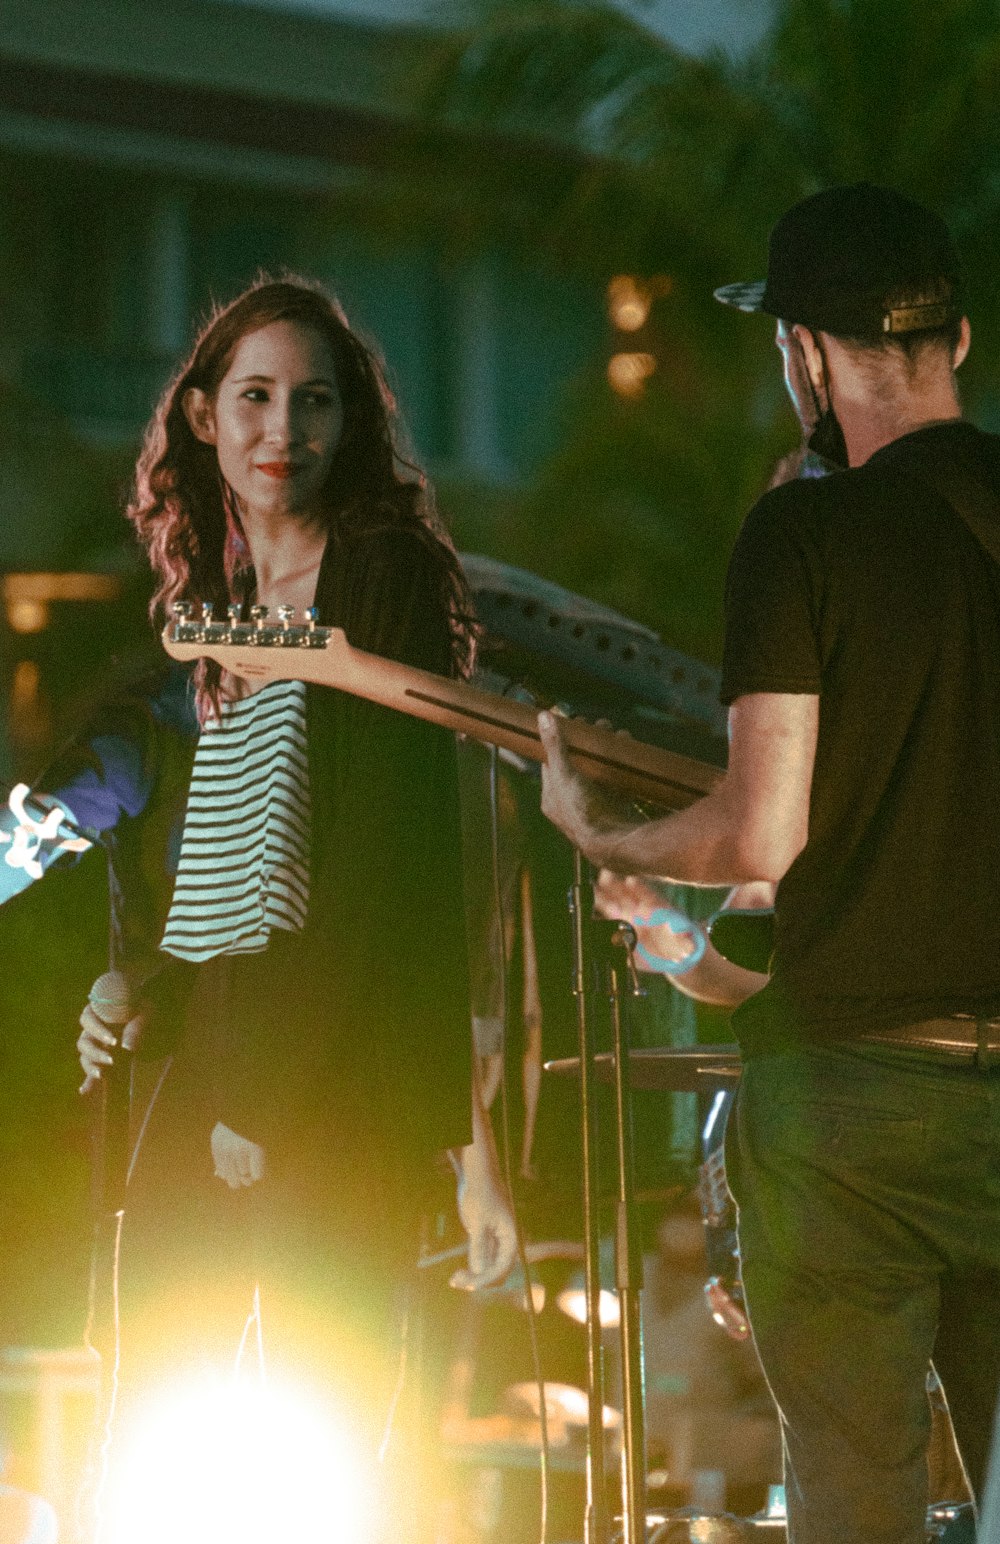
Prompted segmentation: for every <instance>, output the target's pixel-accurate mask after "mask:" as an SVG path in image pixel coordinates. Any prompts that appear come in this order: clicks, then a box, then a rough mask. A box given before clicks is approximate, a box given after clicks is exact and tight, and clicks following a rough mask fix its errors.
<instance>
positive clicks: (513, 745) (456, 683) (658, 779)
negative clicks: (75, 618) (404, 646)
mask: <svg viewBox="0 0 1000 1544" xmlns="http://www.w3.org/2000/svg"><path fill="white" fill-rule="evenodd" d="M163 644H164V647H165V648H166V650H167V653H168V654H170V655H172V656H173V658H175V659H186V660H190V659H195V658H197V657H199V656H207V657H208V658H210V659H214V660H216V661H217V662H218V663H219V664H220V665H222V666H223V667H224V668H225V669H226V670H228V671H230V672H232V673H233V674H234V675H238V676H242V677H244V678H245V679H247V680H250V681H253V682H260V683H266V682H267V681H278V680H299V681H308V682H311V683H313V684H315V685H319V686H332V687H335V688H337V689H338V690H339V691H344V692H348V693H349V694H350V695H351V696H355V697H363V698H365V699H366V700H367V701H369V702H375V703H378V704H380V705H381V706H382V707H386V708H393V709H395V710H396V711H397V712H400V713H405V714H408V715H409V716H410V717H412V718H420V719H424V720H425V721H427V722H428V723H432V724H438V725H440V726H441V727H442V728H444V729H452V730H455V731H456V732H458V733H460V734H465V735H468V736H470V737H471V738H472V739H475V740H480V741H482V742H484V743H485V744H489V745H497V746H499V747H500V748H501V749H503V750H508V751H514V752H515V753H516V754H517V755H519V756H522V757H525V758H527V759H528V760H531V761H537V762H541V761H543V760H544V759H545V758H544V752H543V749H542V742H541V736H540V735H539V732H538V708H537V707H534V706H531V705H529V704H527V703H523V702H517V701H515V700H514V699H512V698H508V697H501V696H499V695H497V694H496V693H494V692H486V691H483V690H481V689H480V688H479V687H476V686H472V685H470V684H469V683H468V682H467V681H460V680H452V679H450V678H449V677H447V676H439V675H435V674H434V672H433V671H429V670H418V669H416V668H415V667H413V666H410V665H402V664H399V663H398V662H397V661H395V660H389V659H383V658H382V657H381V656H380V655H377V654H368V653H366V652H365V651H364V650H362V649H356V648H354V647H353V646H352V645H351V644H349V643H348V642H347V640H346V638H345V636H344V634H343V632H342V631H341V630H340V629H339V628H309V629H306V628H299V627H272V626H266V627H261V626H251V625H246V624H238V625H235V626H226V625H224V624H221V623H209V624H207V625H205V624H202V623H198V622H190V621H179V622H176V623H170V624H169V625H168V626H167V628H166V629H165V630H164V633H163ZM566 739H567V742H568V748H569V753H570V759H571V760H572V762H573V764H574V765H575V766H576V767H577V768H578V769H579V771H580V772H582V773H583V774H584V775H585V776H586V777H588V778H590V779H591V780H592V781H594V782H597V783H602V784H605V785H607V786H609V787H612V788H616V789H619V790H620V791H621V792H623V793H626V794H628V795H630V796H631V797H633V798H638V799H645V800H649V801H651V802H652V803H655V804H658V805H661V806H663V807H664V808H666V809H683V808H685V807H686V806H687V805H689V804H691V803H693V802H694V800H695V799H698V798H700V797H701V796H702V795H703V794H706V793H708V792H709V790H710V789H711V788H712V787H714V785H715V784H716V783H717V782H718V780H719V778H720V777H721V776H722V774H721V772H720V771H719V769H718V768H717V767H713V766H710V765H709V764H708V763H706V762H702V761H697V760H695V758H694V757H691V756H682V755H679V754H677V753H675V752H673V751H666V750H662V749H661V748H660V747H658V746H653V745H646V744H645V743H643V742H642V741H639V740H633V739H631V738H630V737H625V736H622V735H617V734H615V733H614V732H613V731H611V730H607V729H601V728H598V727H596V726H595V725H593V724H589V723H585V722H584V721H582V720H580V719H569V720H567V723H566Z"/></svg>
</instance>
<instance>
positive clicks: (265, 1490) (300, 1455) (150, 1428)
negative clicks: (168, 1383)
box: [103, 1379, 378, 1544]
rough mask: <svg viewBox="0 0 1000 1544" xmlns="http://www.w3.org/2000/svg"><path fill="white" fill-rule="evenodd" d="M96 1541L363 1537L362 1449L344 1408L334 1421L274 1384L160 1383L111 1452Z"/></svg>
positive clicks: (366, 1484)
mask: <svg viewBox="0 0 1000 1544" xmlns="http://www.w3.org/2000/svg"><path fill="white" fill-rule="evenodd" d="M112 1474H113V1479H112V1494H111V1496H110V1497H109V1505H108V1518H107V1522H108V1528H107V1532H106V1534H105V1535H103V1537H105V1538H106V1539H107V1544H137V1541H138V1540H140V1539H141V1540H142V1544H178V1541H181V1540H183V1544H224V1541H228V1540H239V1544H274V1541H275V1540H279V1539H282V1540H289V1541H291V1540H299V1539H301V1540H307V1539H308V1540H316V1541H317V1544H319V1541H322V1544H365V1541H367V1540H369V1539H370V1538H372V1537H373V1535H374V1527H375V1515H376V1502H377V1496H378V1488H377V1483H376V1479H377V1476H376V1471H375V1466H374V1463H373V1460H372V1459H370V1458H369V1457H368V1456H367V1455H366V1454H365V1453H364V1451H363V1449H362V1448H361V1446H360V1444H359V1442H358V1441H357V1439H356V1437H355V1436H354V1434H353V1432H352V1430H351V1424H350V1419H349V1417H347V1418H345V1419H344V1421H343V1422H342V1423H338V1424H334V1423H333V1422H332V1421H331V1419H330V1417H329V1415H328V1414H327V1413H326V1412H325V1411H324V1410H322V1409H320V1408H318V1407H317V1406H316V1405H315V1404H313V1403H312V1402H311V1401H310V1400H309V1399H308V1398H306V1397H304V1396H303V1395H302V1394H301V1393H299V1392H297V1391H293V1390H291V1389H287V1388H284V1387H282V1386H280V1385H274V1384H269V1385H267V1386H263V1385H260V1384H256V1383H254V1384H250V1385H248V1384H246V1383H245V1382H244V1381H238V1380H226V1381H224V1382H223V1381H220V1380H218V1379H212V1380H209V1379H206V1380H204V1381H202V1382H199V1383H196V1384H187V1385H185V1386H183V1387H179V1388H176V1389H174V1390H173V1391H171V1392H170V1393H169V1394H165V1395H164V1396H163V1398H162V1399H160V1400H158V1401H157V1402H156V1404H155V1405H154V1406H152V1407H151V1408H149V1409H148V1410H147V1411H146V1412H145V1413H144V1415H143V1417H141V1418H137V1419H136V1421H134V1422H133V1423H132V1425H131V1427H130V1430H129V1433H128V1434H127V1435H123V1439H122V1444H121V1448H120V1450H119V1451H118V1452H117V1454H116V1456H115V1458H114V1460H113V1470H112Z"/></svg>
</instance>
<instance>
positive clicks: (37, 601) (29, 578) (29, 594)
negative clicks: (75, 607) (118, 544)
mask: <svg viewBox="0 0 1000 1544" xmlns="http://www.w3.org/2000/svg"><path fill="white" fill-rule="evenodd" d="M0 586H2V588H0V593H2V595H3V604H4V610H5V612H6V615H7V625H8V627H9V628H10V630H11V632H14V633H40V632H43V631H44V630H45V628H46V627H48V625H49V607H50V606H51V604H52V602H53V601H57V600H89V601H111V600H115V599H116V597H117V596H118V595H119V594H120V593H121V580H120V579H119V578H118V576H117V575H116V574H71V573H65V574H58V573H57V574H46V573H38V574H4V576H3V580H2V581H0Z"/></svg>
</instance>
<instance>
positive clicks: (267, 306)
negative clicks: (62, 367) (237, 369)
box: [126, 275, 476, 722]
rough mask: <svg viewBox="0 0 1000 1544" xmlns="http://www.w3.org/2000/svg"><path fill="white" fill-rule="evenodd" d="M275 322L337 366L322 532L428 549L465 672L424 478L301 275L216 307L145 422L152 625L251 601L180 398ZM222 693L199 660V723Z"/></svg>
mask: <svg viewBox="0 0 1000 1544" xmlns="http://www.w3.org/2000/svg"><path fill="white" fill-rule="evenodd" d="M279 321H289V322H298V323H299V324H300V325H301V326H304V327H311V328H312V329H313V330H314V331H315V332H317V333H319V335H320V337H322V338H323V339H324V340H325V341H326V343H327V344H328V346H329V348H330V351H331V353H332V355H333V361H334V368H335V372H336V378H337V386H338V388H339V392H340V397H341V401H342V403H343V410H344V424H343V431H342V433H341V438H340V441H339V444H338V446H337V449H336V451H335V453H334V457H333V462H332V464H331V467H330V472H329V475H328V477H327V481H326V485H325V487H324V489H323V492H322V495H321V497H322V500H323V507H324V509H325V512H326V515H327V521H328V528H332V527H334V526H335V525H336V526H337V527H338V529H340V530H343V531H344V532H345V533H346V532H348V531H349V530H354V531H362V530H367V529H374V528H383V527H386V526H390V527H391V526H398V527H399V528H400V529H401V530H410V531H416V532H418V533H419V534H420V535H421V536H422V537H423V538H424V539H425V540H426V541H427V544H428V546H429V548H430V550H431V551H432V552H433V553H434V554H435V557H436V559H437V565H438V572H439V579H440V599H441V603H442V606H443V607H444V609H445V611H446V614H447V615H448V617H449V619H450V624H451V634H452V655H453V661H454V669H455V670H456V671H458V672H460V673H462V674H465V673H467V672H468V671H469V670H470V669H471V666H472V660H473V655H474V652H475V637H476V629H475V623H474V620H473V615H472V606H471V600H470V595H469V589H468V585H467V583H466V581H465V576H464V575H463V573H462V569H461V567H460V565H459V562H458V559H457V557H456V555H455V549H454V547H453V546H452V543H451V540H450V538H449V537H448V534H447V532H446V530H445V528H444V525H443V523H442V522H441V520H440V518H439V516H438V513H437V510H436V507H435V504H434V498H433V494H432V492H431V489H430V487H429V485H428V482H427V479H426V477H425V476H424V474H423V473H422V472H421V471H420V469H419V467H418V466H416V464H415V463H414V462H413V461H412V460H411V459H410V458H409V457H408V456H407V455H405V454H404V453H403V452H402V451H401V448H400V445H399V430H398V418H397V412H396V403H395V399H394V397H393V395H392V392H391V391H390V389H389V387H388V385H387V383H386V379H385V373H384V370H383V367H382V364H381V362H380V360H379V358H378V356H377V355H376V353H375V352H374V350H373V349H372V348H371V347H369V346H368V345H367V344H366V343H365V342H364V341H363V340H362V339H361V338H360V337H359V336H358V334H357V333H356V332H354V331H353V330H352V329H351V327H350V325H349V324H348V321H347V318H346V316H345V315H344V312H343V310H342V309H341V307H340V305H339V303H338V302H337V301H336V300H335V299H334V298H333V297H332V296H331V295H329V294H328V293H327V292H326V291H325V290H324V289H323V288H322V286H321V285H319V284H317V283H313V282H312V281H310V280H307V279H303V278H300V277H298V276H297V275H286V276H283V277H281V278H278V279H274V278H271V277H270V276H269V275H261V276H260V277H259V278H258V279H257V281H256V282H255V283H254V284H252V285H251V286H250V288H249V289H247V290H245V291H244V292H243V294H241V295H239V296H237V298H236V299H235V300H233V301H231V302H230V304H229V305H226V306H223V307H220V308H218V309H217V310H216V311H215V312H214V313H213V314H212V316H211V317H210V318H209V320H208V321H207V323H206V324H205V326H204V327H203V328H202V330H201V332H200V334H199V336H198V339H197V342H196V343H195V346H194V349H193V350H192V353H191V355H190V358H189V359H188V360H187V362H186V363H185V364H184V365H183V366H182V367H181V369H180V370H179V371H178V373H177V374H176V375H175V376H174V378H173V380H172V381H171V382H170V384H169V385H168V386H167V387H166V389H165V391H164V392H163V395H162V397H161V398H160V401H159V403H158V405H157V408H156V411H155V413H154V414H153V417H152V419H151V420H150V423H149V427H148V429H147V431H146V436H145V440H144V443H143V448H142V451H141V453H140V456H139V460H138V463H137V465H136V472H135V483H134V485H133V489H132V494H131V497H130V499H129V503H128V508H127V511H126V513H127V515H128V518H129V520H131V522H132V525H133V526H134V528H135V531H136V534H137V536H138V538H139V540H140V542H141V543H142V545H143V546H144V547H145V548H146V551H147V553H148V555H149V561H150V564H151V566H152V569H153V572H154V574H155V575H156V577H157V580H158V584H157V588H156V591H155V593H154V595H153V599H152V601H151V603H150V615H151V616H152V617H153V618H154V620H161V621H162V619H163V618H164V616H165V615H166V614H167V613H168V611H169V608H170V606H171V605H172V603H173V602H174V601H178V600H192V601H195V600H200V601H205V602H209V603H210V604H211V605H212V606H213V607H214V608H215V611H216V615H219V614H220V613H221V614H224V613H225V610H226V607H227V606H228V605H230V604H231V603H238V604H240V605H242V604H244V603H245V602H246V601H247V600H248V599H250V598H251V596H252V591H253V586H254V576H253V569H252V567H251V565H250V552H249V547H248V545H247V542H246V538H245V536H244V533H243V527H242V524H241V522H240V516H239V510H238V507H237V503H236V499H235V496H234V494H233V492H232V490H231V489H230V488H229V487H228V485H227V484H226V483H225V482H224V480H223V478H222V475H221V473H220V471H219V464H218V460H217V458H216V452H215V447H214V446H212V445H207V444H204V443H203V442H202V441H201V440H199V439H197V438H196V436H195V434H194V433H193V431H192V429H191V426H190V424H189V423H188V420H187V416H186V414H185V411H184V397H185V394H186V393H187V392H188V391H189V390H190V389H191V388H192V387H198V388H200V389H201V390H202V391H203V392H205V394H206V396H208V397H209V398H210V399H212V398H214V397H215V394H216V392H217V391H218V389H219V386H220V384H221V382H222V380H223V377H224V376H225V374H226V371H227V370H228V369H229V366H230V363H231V362H232V358H233V354H234V352H235V350H236V346H237V344H238V343H239V341H240V339H241V338H243V337H244V336H245V335H246V334H247V333H250V332H256V331H258V330H259V329H260V328H261V327H266V326H268V325H269V324H270V323H271V322H279ZM221 682H222V673H221V671H220V669H219V667H218V665H215V664H214V663H212V662H211V661H206V660H201V661H199V664H198V666H197V668H196V671H195V687H196V692H197V703H198V714H199V718H200V719H201V721H202V722H204V721H205V719H206V717H208V716H210V715H211V714H212V713H213V712H215V713H218V708H219V702H220V698H221V696H222V684H221Z"/></svg>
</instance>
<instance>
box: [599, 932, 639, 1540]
mask: <svg viewBox="0 0 1000 1544" xmlns="http://www.w3.org/2000/svg"><path fill="white" fill-rule="evenodd" d="M635 944H636V935H635V931H634V929H633V928H631V927H629V925H628V923H627V922H618V923H615V924H613V931H612V934H611V958H610V959H609V960H608V962H607V964H606V972H607V984H608V997H609V1000H610V1004H611V1029H612V1038H613V1049H614V1058H615V1137H616V1157H617V1160H618V1162H617V1169H618V1175H617V1179H618V1196H617V1200H616V1204H615V1288H616V1290H617V1293H618V1304H619V1310H620V1319H619V1324H620V1330H619V1336H620V1346H621V1365H622V1407H623V1409H622V1416H623V1431H622V1544H645V1539H646V1420H645V1379H644V1363H643V1347H642V1247H641V1241H640V1239H639V1235H638V1233H637V1230H636V1228H635V1226H634V1221H635V1154H634V1144H633V1133H632V1084H631V1078H630V1065H629V1051H630V1049H631V1047H630V1043H629V1033H628V1012H627V1010H626V1011H624V1012H623V1005H622V995H623V984H622V971H621V966H622V964H624V966H625V972H626V976H627V979H628V985H629V995H630V996H632V997H640V996H642V995H643V994H642V988H641V987H640V986H639V980H638V976H637V974H636V970H635V963H634V957H633V950H634V948H635ZM616 953H617V954H618V956H619V958H618V959H617V960H616V959H615V958H614V956H615V954H616ZM622 953H624V955H625V959H624V961H622V959H621V955H622Z"/></svg>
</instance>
